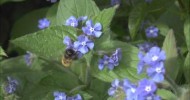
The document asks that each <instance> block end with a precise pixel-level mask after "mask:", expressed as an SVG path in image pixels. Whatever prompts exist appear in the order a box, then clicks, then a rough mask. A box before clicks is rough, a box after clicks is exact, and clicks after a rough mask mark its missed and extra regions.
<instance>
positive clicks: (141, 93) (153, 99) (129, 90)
mask: <svg viewBox="0 0 190 100" xmlns="http://www.w3.org/2000/svg"><path fill="white" fill-rule="evenodd" d="M111 86H112V87H111V88H110V89H109V90H108V94H109V95H110V96H113V97H114V98H116V99H117V98H124V100H161V98H160V97H159V96H157V95H155V92H156V90H157V86H156V84H155V82H154V81H152V80H148V79H142V80H140V81H139V82H138V84H133V83H131V82H130V81H129V80H128V79H124V80H122V81H119V80H118V79H115V80H114V81H113V82H112V84H111ZM121 94H124V95H121ZM121 96H122V97H121Z"/></svg>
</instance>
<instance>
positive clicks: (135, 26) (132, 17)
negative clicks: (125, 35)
mask: <svg viewBox="0 0 190 100" xmlns="http://www.w3.org/2000/svg"><path fill="white" fill-rule="evenodd" d="M145 10H146V4H144V3H141V4H138V5H137V6H136V7H134V9H133V10H132V11H131V12H130V14H129V23H128V26H129V32H130V34H131V37H132V39H134V38H135V36H136V34H137V32H138V30H139V28H140V26H141V23H142V21H143V19H144V17H145V15H146V11H145Z"/></svg>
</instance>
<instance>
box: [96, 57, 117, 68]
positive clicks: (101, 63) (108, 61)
mask: <svg viewBox="0 0 190 100" xmlns="http://www.w3.org/2000/svg"><path fill="white" fill-rule="evenodd" d="M104 66H107V67H108V69H110V70H112V69H113V68H114V64H113V60H111V59H110V57H108V56H107V55H104V57H103V59H100V60H99V65H98V68H99V69H100V70H103V69H104Z"/></svg>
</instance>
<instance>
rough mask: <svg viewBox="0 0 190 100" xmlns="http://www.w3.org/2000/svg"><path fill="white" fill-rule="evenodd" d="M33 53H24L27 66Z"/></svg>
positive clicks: (30, 62)
mask: <svg viewBox="0 0 190 100" xmlns="http://www.w3.org/2000/svg"><path fill="white" fill-rule="evenodd" d="M33 58H34V54H32V53H31V52H29V51H27V52H26V54H25V55H24V60H25V62H26V64H27V66H30V65H31V64H32V62H33Z"/></svg>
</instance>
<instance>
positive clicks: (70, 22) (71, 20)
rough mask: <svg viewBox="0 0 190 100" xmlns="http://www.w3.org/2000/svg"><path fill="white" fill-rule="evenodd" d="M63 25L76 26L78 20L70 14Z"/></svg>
mask: <svg viewBox="0 0 190 100" xmlns="http://www.w3.org/2000/svg"><path fill="white" fill-rule="evenodd" d="M65 25H67V26H72V27H77V26H78V20H77V19H76V18H75V17H74V16H71V17H69V18H68V19H67V20H66V24H65Z"/></svg>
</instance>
